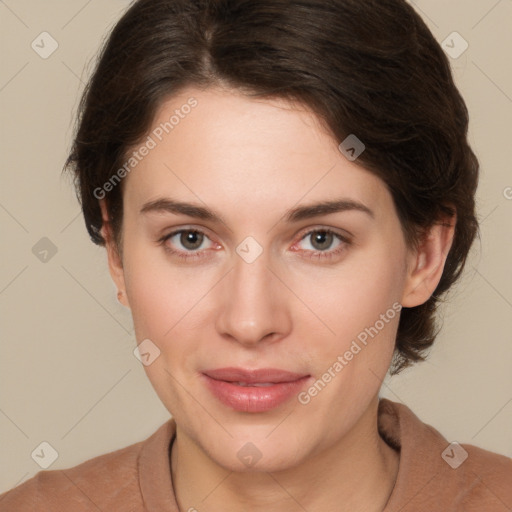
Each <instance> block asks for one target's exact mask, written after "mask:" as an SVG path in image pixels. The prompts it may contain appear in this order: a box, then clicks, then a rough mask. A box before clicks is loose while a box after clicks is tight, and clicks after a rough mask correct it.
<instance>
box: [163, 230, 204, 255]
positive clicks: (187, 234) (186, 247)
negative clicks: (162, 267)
mask: <svg viewBox="0 0 512 512" xmlns="http://www.w3.org/2000/svg"><path fill="white" fill-rule="evenodd" d="M205 240H209V238H208V236H207V235H206V233H204V232H203V231H201V230H199V229H179V230H176V231H173V232H172V233H169V234H167V235H165V236H163V237H162V238H161V239H160V240H159V243H161V244H162V245H163V246H164V249H165V250H166V251H167V252H169V253H171V254H174V255H176V256H178V257H179V258H183V259H191V258H200V257H203V256H202V255H201V252H202V251H205V250H207V249H208V247H204V246H203V243H204V241H205ZM169 242H171V243H169ZM179 245H181V247H182V248H183V249H180V248H179ZM177 246H178V249H174V248H173V247H177Z"/></svg>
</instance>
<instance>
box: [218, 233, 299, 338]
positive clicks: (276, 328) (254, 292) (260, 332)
mask: <svg viewBox="0 0 512 512" xmlns="http://www.w3.org/2000/svg"><path fill="white" fill-rule="evenodd" d="M258 246H259V244H258ZM259 247H260V248H259V249H258V247H257V246H256V245H255V244H254V241H253V240H246V241H244V242H242V243H241V244H240V245H239V246H238V247H237V251H236V254H233V269H232V271H231V272H229V274H228V275H227V276H226V279H225V282H224V285H223V288H222V293H223V297H222V299H221V300H220V304H221V306H220V307H221V310H220V312H219V315H218V316H217V329H218V330H219V333H220V334H222V335H224V336H227V335H229V336H230V337H232V338H234V339H236V340H237V341H238V342H240V343H243V344H246V345H249V344H256V343H258V342H259V341H260V340H261V339H263V338H265V337H267V336H269V335H271V334H274V336H273V338H274V337H275V335H276V334H283V333H284V332H285V331H286V330H287V329H288V328H289V312H288V311H287V306H286V301H285V298H284V297H283V295H282V290H279V286H282V284H281V283H280V282H279V280H278V279H277V278H276V277H275V276H274V275H273V273H272V271H271V270H270V268H269V267H270V266H271V261H270V257H269V255H270V251H266V250H262V249H263V248H262V247H261V246H259Z"/></svg>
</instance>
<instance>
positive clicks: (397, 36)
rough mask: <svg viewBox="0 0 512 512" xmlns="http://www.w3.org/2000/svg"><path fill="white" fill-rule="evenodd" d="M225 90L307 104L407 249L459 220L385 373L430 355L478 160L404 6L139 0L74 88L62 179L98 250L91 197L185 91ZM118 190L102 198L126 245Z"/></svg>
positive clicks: (439, 56)
mask: <svg viewBox="0 0 512 512" xmlns="http://www.w3.org/2000/svg"><path fill="white" fill-rule="evenodd" d="M190 85H193V86H196V87H200V88H207V87H210V86H216V85H221V86H225V87H231V88H234V89H237V90H239V91H240V92H243V93H244V94H247V95H252V96H258V97H261V98H269V99H272V98H284V99H288V100H290V101H292V102H299V103H300V104H301V105H304V106H306V107H309V108H310V109H311V110H312V111H313V112H315V114H316V115H317V117H318V119H319V120H320V122H321V123H323V126H325V127H326V128H327V129H328V130H329V132H330V133H331V134H332V136H333V138H334V139H335V140H336V141H337V143H340V142H341V141H343V140H344V139H345V138H346V137H347V136H348V135H350V134H355V135H356V136H357V137H358V138H359V139H360V140H361V141H363V143H364V144H365V146H366V149H365V151H364V152H363V153H362V154H361V155H360V156H359V158H358V159H357V163H358V164H359V165H361V166H362V167H364V168H366V169H367V170H369V171H371V172H373V173H374V174H375V175H377V176H378V177H380V178H381V179H382V180H383V181H384V183H386V185H387V187H388V189H389V191H390V193H391V194H392V196H393V200H394V204H395V207H396V209H397V213H398V216H399V218H400V221H401V225H402V229H403V232H404V236H405V239H406V241H407V243H408V244H409V246H415V245H416V244H417V243H418V242H419V241H420V240H421V234H422V233H423V232H424V230H425V229H427V228H429V227H431V226H432V225H433V224H434V223H436V222H439V219H441V217H442V216H443V215H449V216H451V215H453V213H454V212H456V213H457V223H456V228H455V236H454V241H453V244H452V247H451V250H450V252H449V254H448V256H447V260H446V264H445V268H444V271H443V275H442V277H441V280H440V282H439V284H438V286H437V288H436V290H435V291H434V293H433V294H432V296H431V297H430V298H429V300H427V301H426V302H425V303H424V304H422V305H419V306H417V307H414V308H404V309H402V312H401V317H400V323H399V328H398V333H397V339H396V349H395V353H394V358H393V362H392V367H391V373H392V374H396V373H398V372H399V371H401V369H402V368H405V367H407V366H409V365H410V364H411V363H412V362H415V361H421V360H424V359H425V351H426V350H427V349H428V348H429V347H430V346H431V345H432V343H433V342H434V340H435V338H436V336H437V334H438V329H437V327H436V317H435V313H436V308H437V306H438V303H439V301H440V300H441V295H442V294H443V293H444V292H446V291H447V290H448V289H449V288H450V287H451V286H452V284H453V283H454V282H455V281H456V280H457V279H458V278H459V275H460V274H461V272H462V270H463V268H464V265H465V262H466V258H467V255H468V252H469V250H470V248H471V245H472V243H473V240H474V238H475V236H476V235H477V234H478V230H479V227H478V221H477V219H476V216H475V199H474V196H475V191H476V188H477V184H478V172H479V164H478V160H477V158H476V156H475V154H474V153H473V151H472V150H471V148H470V147H469V144H468V141H467V130H468V112H467V108H466V105H465V103H464V100H463V98H462V97H461V95H460V93H459V91H458V90H457V88H456V86H455V84H454V81H453V77H452V74H451V69H450V64H449V61H448V58H447V57H446V55H445V54H444V52H443V51H442V49H441V47H440V45H439V44H438V43H437V42H436V40H435V39H434V37H433V35H432V34H431V32H430V31H429V29H428V27H427V26H426V25H425V23H424V22H423V20H422V19H421V17H420V16H419V15H418V14H417V13H416V12H415V11H414V9H413V8H412V7H411V6H410V5H409V4H408V3H407V2H406V1H405V0H138V1H135V2H134V3H133V4H132V5H131V6H130V8H129V9H128V10H127V11H126V13H125V14H124V15H123V16H122V18H121V19H120V21H119V22H118V23H117V24H116V25H115V26H114V28H113V30H112V32H111V34H110V35H109V37H108V38H107V39H106V42H105V44H104V45H103V48H102V50H101V53H100V55H99V59H98V62H97V65H96V68H95V70H94V73H93V75H92V77H91V79H90V81H89V82H88V83H87V86H86V88H85V91H84V93H83V96H82V99H81V102H80V105H79V112H78V116H77V126H76V136H75V139H74V142H73V146H72V150H71V152H70V154H69V157H68V159H67V161H66V164H65V168H64V170H69V171H71V173H72V174H73V176H74V179H75V186H76V190H77V196H78V198H79V201H80V203H81V206H82V209H83V214H84V218H85V224H86V227H87V230H88V232H89V235H90V237H91V238H92V240H93V242H95V243H96V244H99V245H105V240H104V239H103V237H102V235H101V233H100V228H101V226H102V217H101V211H100V208H99V203H98V197H97V194H95V193H94V191H95V190H98V188H102V187H103V186H104V184H105V183H106V182H107V181H108V180H109V179H111V177H112V176H113V175H114V173H115V172H116V171H118V170H119V168H121V167H122V166H123V164H124V163H125V160H126V156H127V155H128V150H129V149H130V148H133V147H134V146H135V145H136V144H138V143H139V141H141V140H143V138H144V137H145V136H147V134H148V132H149V130H150V128H151V125H152V122H153V119H154V116H155V114H156V111H157V109H158V107H159V106H160V105H161V103H162V102H163V101H164V100H166V99H168V98H169V97H171V96H172V95H173V94H176V93H177V92H180V91H181V90H182V89H184V88H186V87H187V86H190ZM122 189H123V187H122V183H121V186H117V187H113V189H112V190H111V191H109V192H108V194H107V195H106V202H107V209H108V213H109V218H110V220H111V223H112V228H113V233H114V237H115V240H116V242H117V246H118V247H120V246H121V245H122V238H121V237H120V235H121V233H122V229H121V228H122V217H123V202H122Z"/></svg>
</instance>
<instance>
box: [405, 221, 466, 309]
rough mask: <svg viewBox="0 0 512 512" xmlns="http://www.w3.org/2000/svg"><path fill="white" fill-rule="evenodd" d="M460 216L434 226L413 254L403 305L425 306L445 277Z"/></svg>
mask: <svg viewBox="0 0 512 512" xmlns="http://www.w3.org/2000/svg"><path fill="white" fill-rule="evenodd" d="M455 223H456V216H453V217H450V218H446V219H444V220H443V221H442V222H440V223H437V224H434V225H433V226H432V227H431V228H430V229H429V230H428V232H427V233H426V235H425V236H424V238H423V240H422V242H421V243H420V245H419V246H418V248H417V249H416V250H415V251H414V252H412V253H410V259H409V269H408V273H407V279H406V283H405V286H404V290H403V295H402V301H401V304H402V306H403V307H409V308H410V307H414V306H419V305H420V304H423V303H425V302H426V301H427V300H428V299H429V298H430V297H431V296H432V294H433V293H434V290H435V289H436V287H437V285H438V284H439V281H440V280H441V276H442V275H443V270H444V265H445V263H446V258H447V256H448V253H449V252H450V249H451V246H452V242H453V236H454V233H455Z"/></svg>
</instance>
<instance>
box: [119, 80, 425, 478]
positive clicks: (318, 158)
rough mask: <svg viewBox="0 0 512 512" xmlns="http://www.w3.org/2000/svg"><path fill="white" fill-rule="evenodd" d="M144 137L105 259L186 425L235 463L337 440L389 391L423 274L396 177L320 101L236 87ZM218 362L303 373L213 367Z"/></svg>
mask: <svg viewBox="0 0 512 512" xmlns="http://www.w3.org/2000/svg"><path fill="white" fill-rule="evenodd" d="M191 97H193V98H194V100H195V101H194V100H189V99H190V98H191ZM185 105H188V107H187V106H185ZM173 115H174V116H175V117H174V118H173V119H172V121H171V123H172V124H171V123H169V119H170V118H171V116H173ZM165 123H167V125H166V124H165ZM164 127H165V128H164ZM356 135H357V134H356ZM340 142H341V141H340ZM363 142H364V141H363ZM143 145H146V148H147V149H146V150H143V149H139V151H138V157H137V163H136V165H135V166H133V169H131V170H130V172H129V174H128V175H127V176H126V177H125V178H124V179H125V183H124V187H125V189H124V220H123V222H124V224H123V265H122V268H121V267H120V266H117V267H116V265H117V264H116V262H115V258H114V257H113V256H112V254H111V252H109V261H110V264H111V271H112V275H113V277H114V279H115V281H116V283H117V285H118V287H119V288H121V289H124V290H126V297H127V299H125V300H126V302H125V304H126V305H127V306H128V307H130V309H131V312H132V315H133V321H134V326H135V333H136V337H137V342H138V343H140V342H142V341H143V340H150V341H144V345H142V346H141V352H143V353H145V354H146V355H145V356H143V358H144V359H145V363H146V364H147V365H145V366H144V369H145V371H146V373H147V375H148V377H149V379H150V381H151V383H152V385H153V386H154V388H155V390H156V392H157V394H158V396H159V397H160V399H161V400H162V402H163V403H164V405H165V406H166V407H167V409H168V410H169V412H170V413H171V414H172V415H173V416H174V418H175V419H176V422H177V425H178V433H179V434H178V435H183V436H186V438H187V439H189V440H191V441H192V442H193V443H194V444H195V445H196V446H197V447H199V448H200V449H201V450H202V451H203V452H204V453H206V454H208V455H209V456H210V457H211V458H212V459H213V460H214V461H216V462H217V463H219V464H220V465H222V466H223V467H225V468H228V469H231V470H237V471H243V470H249V467H250V466H251V462H250V460H256V459H259V461H258V462H257V466H256V467H257V469H258V470H261V469H264V470H270V471H274V470H277V469H284V468H287V467H293V466H295V465H297V464H299V463H300V462H301V461H304V460H306V459H307V458H308V457H311V456H313V455H314V454H317V453H319V452H320V451H321V450H325V449H326V448H328V447H330V446H333V445H334V444H335V443H336V442H338V441H339V440H340V439H342V438H343V437H344V436H347V435H348V434H349V432H351V431H353V430H354V429H355V428H356V427H357V425H358V422H359V421H360V420H361V418H363V415H364V413H365V411H367V409H368V407H369V405H370V403H372V400H374V398H375V395H376V393H378V390H379V388H380V385H381V381H382V379H383V378H384V376H385V374H386V372H387V370H388V367H389V365H390V361H391V357H392V353H393V349H394V343H395V336H396V331H397V326H398V320H399V310H400V307H401V306H400V304H403V305H404V306H405V305H406V302H407V300H409V299H408V298H407V296H408V294H409V292H410V290H411V289H412V286H413V285H414V282H413V280H412V277H411V273H410V272H409V271H408V268H409V266H410V265H411V264H413V263H414V262H415V255H414V254H412V253H411V252H410V251H408V250H407V248H406V245H405V242H404V238H403V234H402V231H401V227H400V223H399V220H398V217H397V214H396V211H395V208H394V205H393V202H392V197H391V195H390V193H389V192H388V190H387V189H386V186H385V185H384V183H383V182H382V181H381V180H380V179H379V178H377V177H376V176H374V175H373V174H371V173H370V172H367V171H365V170H363V169H362V168H360V167H358V165H357V160H356V161H349V160H348V159H347V158H346V157H345V156H344V155H343V154H342V152H341V151H340V149H339V148H338V142H335V141H334V140H333V139H332V138H331V137H330V136H329V135H328V134H327V133H325V132H324V131H322V129H321V128H320V127H319V124H318V122H317V121H316V118H315V117H314V116H313V115H312V114H311V113H308V112H307V111H306V110H297V109H296V108H293V107H292V106H291V105H289V104H287V103H285V102H281V101H279V102H278V101H277V100H276V101H268V100H265V101H263V100H253V99H248V98H247V97H244V96H242V95H240V94H237V93H235V92H232V91H231V92H229V91H221V90H217V89H215V90H214V89H209V90H205V91H201V90H198V89H195V88H190V89H188V90H186V91H184V92H183V93H181V94H180V95H179V96H175V97H173V98H172V99H171V100H169V101H168V102H166V103H164V104H162V105H161V108H160V110H159V112H158V114H157V116H156V118H155V120H154V123H153V126H152V129H151V133H150V138H148V139H145V141H144V142H143V144H141V146H140V148H142V146H143ZM133 163H134V161H132V164H133ZM337 201H344V202H346V203H345V204H346V205H348V206H347V207H346V208H339V209H336V208H334V209H332V211H331V212H330V213H329V212H326V211H320V209H318V210H317V211H316V214H315V210H313V211H311V210H303V209H304V208H305V207H309V206H311V205H314V204H317V203H325V202H337ZM171 202H173V203H187V204H189V205H191V206H189V207H181V209H174V211H173V207H172V203H171ZM192 205H193V206H192ZM350 205H358V206H357V207H353V206H352V207H351V206H350ZM178 210H180V211H181V212H180V211H178ZM206 211H208V212H211V213H212V215H211V216H208V215H205V214H204V213H205V212H206ZM293 212H299V213H293ZM300 212H302V213H300ZM313 214H315V215H313ZM180 230H183V232H182V233H180V232H178V231H180ZM325 230H329V231H328V232H326V231H325ZM176 232H178V233H177V234H173V233H176ZM425 298H426V297H425ZM411 300H412V299H411ZM418 302H421V300H419V301H418ZM408 305H413V304H408ZM158 351H160V353H158ZM222 368H237V369H242V370H247V371H249V370H253V369H268V368H271V369H278V370H284V371H287V372H293V374H295V376H290V375H287V376H286V375H285V376H284V377H283V376H281V378H279V376H278V375H277V376H276V375H275V374H266V375H258V374H256V375H255V376H254V375H253V377H254V378H255V380H256V381H258V382H259V383H260V384H261V383H263V382H266V383H267V384H272V383H273V384H272V385H271V386H250V387H248V386H242V385H240V384H228V383H226V382H220V381H215V379H212V378H211V377H207V376H205V372H208V373H210V374H211V375H212V376H214V374H213V370H216V369H222ZM216 376H217V377H218V378H219V379H220V380H222V379H225V380H230V379H231V380H233V381H239V382H240V381H242V382H243V381H244V379H245V382H249V381H250V380H251V377H250V376H249V377H247V378H246V376H244V375H243V374H242V375H237V374H233V373H231V374H230V373H229V372H228V373H225V374H223V375H222V374H217V375H216ZM299 377H303V378H302V379H300V380H298V378H299ZM279 380H281V381H282V380H285V381H286V380H288V381H293V380H296V381H297V382H295V383H288V384H284V383H282V382H281V384H278V383H276V382H277V381H279ZM315 383H316V386H315ZM265 388H267V389H266V390H265ZM180 432H181V433H180ZM249 443H252V444H249ZM251 457H252V459H251Z"/></svg>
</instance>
